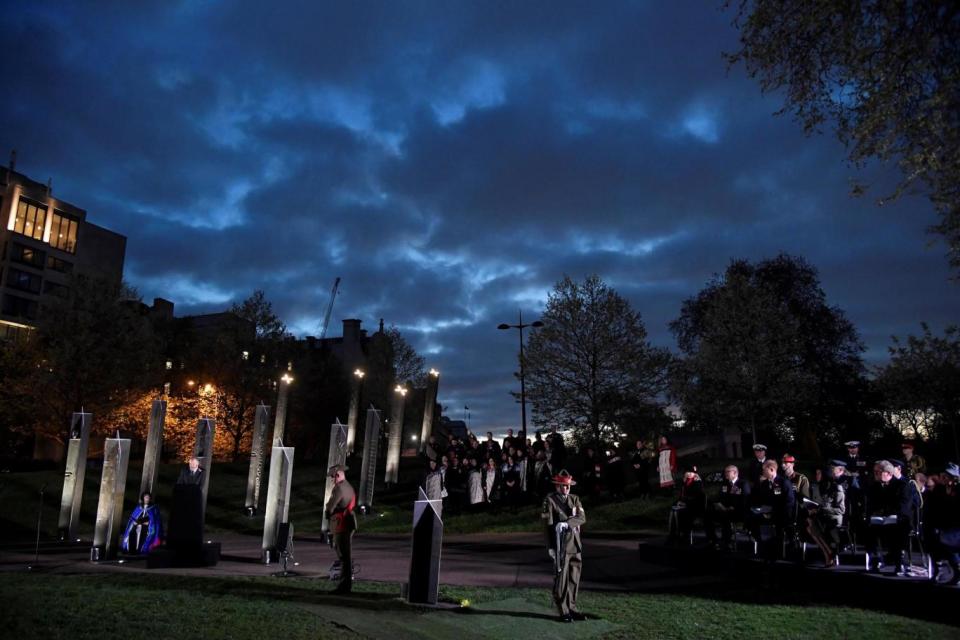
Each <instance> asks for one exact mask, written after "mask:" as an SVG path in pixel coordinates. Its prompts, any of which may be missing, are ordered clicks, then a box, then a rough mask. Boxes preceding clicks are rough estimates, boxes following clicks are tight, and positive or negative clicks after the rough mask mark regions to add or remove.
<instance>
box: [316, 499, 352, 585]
mask: <svg viewBox="0 0 960 640" xmlns="http://www.w3.org/2000/svg"><path fill="white" fill-rule="evenodd" d="M356 505H357V494H356V492H355V491H354V490H353V487H352V486H351V485H350V483H349V482H347V481H346V480H344V481H343V482H341V483H340V484H337V485H335V486H334V487H333V491H332V492H331V493H330V500H328V501H327V505H326V507H325V508H324V511H326V514H327V518H328V519H329V520H330V531H331V533H333V550H334V551H336V553H337V559H338V560H340V583H339V585H338V586H337V588H338V589H342V590H346V591H349V590H350V587H351V585H352V584H353V554H352V552H351V551H352V550H351V544H352V539H353V532H354V531H356V530H357V516H356V515H355V514H354V513H353V509H354V507H356Z"/></svg>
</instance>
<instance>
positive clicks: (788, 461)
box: [780, 453, 810, 500]
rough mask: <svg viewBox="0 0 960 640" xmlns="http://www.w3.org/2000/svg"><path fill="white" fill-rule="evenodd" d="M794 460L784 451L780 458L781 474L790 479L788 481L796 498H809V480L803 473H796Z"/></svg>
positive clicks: (795, 460)
mask: <svg viewBox="0 0 960 640" xmlns="http://www.w3.org/2000/svg"><path fill="white" fill-rule="evenodd" d="M796 462H797V459H796V458H794V457H793V456H792V455H790V454H789V453H785V454H783V458H781V465H782V466H781V467H780V469H781V470H782V471H783V475H785V476H787V478H789V479H790V482H791V483H793V490H794V491H795V492H796V494H797V498H801V497H803V498H806V499H807V500H809V499H810V480H808V479H807V476H805V475H803V474H802V473H798V472H797V470H796V469H794V465H795V464H796Z"/></svg>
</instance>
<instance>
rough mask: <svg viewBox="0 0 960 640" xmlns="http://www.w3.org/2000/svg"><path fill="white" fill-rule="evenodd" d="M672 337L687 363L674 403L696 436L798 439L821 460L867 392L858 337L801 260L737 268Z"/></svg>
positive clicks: (711, 287) (692, 305) (680, 367)
mask: <svg viewBox="0 0 960 640" xmlns="http://www.w3.org/2000/svg"><path fill="white" fill-rule="evenodd" d="M670 328H671V330H672V331H673V333H674V335H675V336H676V339H677V344H678V346H679V347H680V350H681V351H682V353H683V354H684V356H685V357H684V359H683V360H682V361H680V362H678V364H677V366H676V368H675V370H674V376H673V394H674V397H675V398H676V399H677V400H678V401H679V402H680V403H681V405H682V408H683V413H684V416H685V418H686V419H687V421H688V422H689V423H690V424H691V425H692V426H700V427H708V428H710V427H712V428H723V427H728V426H735V427H740V428H742V429H745V430H747V431H750V432H751V433H752V434H753V437H754V439H756V437H757V433H758V432H759V431H761V430H762V431H767V432H769V431H778V432H780V435H782V436H786V435H788V432H789V431H796V433H797V435H798V436H799V438H800V440H801V445H802V446H803V447H804V449H805V450H807V451H809V452H811V453H814V454H819V445H818V442H817V434H818V432H819V431H820V430H821V429H822V428H824V427H825V426H827V425H828V424H829V423H830V421H831V417H832V416H835V415H837V413H838V407H842V406H846V405H848V404H850V403H851V402H854V403H855V400H856V394H857V392H858V389H860V388H861V387H862V371H863V364H862V362H861V359H860V353H861V352H862V351H863V346H862V345H861V343H860V340H859V338H858V336H857V332H856V329H855V328H854V327H853V325H852V324H851V323H850V322H849V321H848V320H847V319H846V318H845V317H844V314H843V312H842V311H841V310H840V309H838V308H836V307H830V306H828V305H827V302H826V296H825V294H824V292H823V290H822V289H821V288H820V282H819V279H818V276H817V272H816V270H815V269H814V268H813V267H812V266H810V265H809V264H807V263H806V262H805V261H804V260H803V259H801V258H796V257H791V256H786V255H780V256H778V257H777V258H774V259H772V260H765V261H761V262H759V263H757V264H755V265H754V264H751V263H749V262H748V261H746V260H735V261H733V262H732V263H731V264H730V266H729V267H728V268H727V270H726V272H725V273H724V275H723V276H715V277H714V278H713V280H712V281H711V282H710V283H709V284H708V285H707V286H706V288H704V289H703V290H702V291H701V292H700V293H699V294H697V295H696V296H694V297H693V298H690V299H688V300H686V301H685V302H684V303H683V307H682V310H681V313H680V317H679V318H677V319H676V320H674V321H673V322H672V323H671V324H670ZM851 396H852V397H853V398H852V399H851Z"/></svg>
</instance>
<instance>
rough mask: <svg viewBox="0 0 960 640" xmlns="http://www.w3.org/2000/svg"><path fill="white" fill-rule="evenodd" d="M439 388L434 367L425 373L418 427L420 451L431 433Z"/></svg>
mask: <svg viewBox="0 0 960 640" xmlns="http://www.w3.org/2000/svg"><path fill="white" fill-rule="evenodd" d="M439 389H440V372H439V371H435V370H434V369H431V370H430V373H428V374H427V392H426V396H425V397H424V399H423V424H422V425H421V428H420V453H423V452H424V451H426V449H427V443H428V442H429V441H430V436H431V435H433V414H434V411H435V409H436V405H437V392H438V391H439Z"/></svg>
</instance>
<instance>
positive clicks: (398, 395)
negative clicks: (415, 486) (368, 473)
mask: <svg viewBox="0 0 960 640" xmlns="http://www.w3.org/2000/svg"><path fill="white" fill-rule="evenodd" d="M393 391H394V393H393V402H392V403H391V406H390V435H389V437H388V438H387V471H386V474H385V477H384V482H386V483H387V484H396V483H397V480H398V479H399V476H400V445H401V439H402V438H403V409H404V404H405V402H404V401H405V400H406V398H407V390H406V389H405V388H404V387H402V386H400V385H397V388H396V389H394V390H393Z"/></svg>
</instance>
